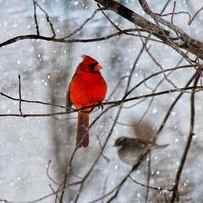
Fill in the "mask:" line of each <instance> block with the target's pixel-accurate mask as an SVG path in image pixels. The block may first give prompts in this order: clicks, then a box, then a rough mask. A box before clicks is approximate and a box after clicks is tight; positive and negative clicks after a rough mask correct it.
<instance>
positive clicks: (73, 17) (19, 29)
mask: <svg viewBox="0 0 203 203" xmlns="http://www.w3.org/2000/svg"><path fill="white" fill-rule="evenodd" d="M38 2H39V4H40V5H41V6H42V7H43V8H44V9H46V11H47V12H48V13H49V16H50V17H51V21H52V23H53V25H54V28H55V31H56V34H57V37H62V36H64V35H67V34H68V33H71V31H73V30H74V29H75V28H77V27H79V26H80V25H81V23H82V22H84V20H85V19H86V18H88V17H90V16H91V15H92V13H93V12H94V10H95V9H96V8H97V5H96V3H95V2H94V1H93V0H88V1H82V0H78V1H76V0H69V1H68V0H66V1H65V0H42V1H38ZM120 2H121V3H123V4H124V5H126V6H127V7H129V8H131V9H132V10H134V11H135V12H137V13H139V14H140V15H143V16H145V17H146V18H148V17H147V16H146V15H145V14H144V13H143V11H142V9H141V7H140V6H139V5H138V2H137V1H134V0H122V1H120ZM148 2H149V4H150V6H151V8H152V9H153V10H154V11H156V12H160V10H161V9H162V8H163V5H164V4H165V2H166V1H165V0H157V1H148ZM202 6H203V2H202V1H199V0H185V1H177V2H176V10H177V11H180V10H181V11H183V10H184V11H189V12H190V13H191V15H193V14H194V13H195V12H196V11H197V10H198V9H199V8H201V7H202ZM172 8H173V1H171V3H170V4H169V6H168V8H167V10H166V11H165V12H166V13H167V12H170V11H171V10H172ZM106 13H107V14H108V15H109V16H110V17H111V18H112V19H113V21H114V22H115V23H116V24H117V25H119V26H120V27H121V28H133V25H132V24H130V23H129V22H128V21H127V20H124V19H123V18H121V17H120V16H118V15H117V14H115V13H113V12H110V11H107V12H106ZM0 19H1V20H0V29H1V34H0V42H3V41H5V40H7V39H9V38H12V37H14V36H16V35H24V34H32V33H35V32H36V30H35V24H34V20H33V3H32V1H31V0H29V1H28V0H20V1H19V0H8V1H4V0H0ZM166 19H167V18H166ZM168 19H169V18H168ZM38 20H39V27H40V33H41V34H42V35H45V36H50V35H51V33H50V30H49V27H48V24H47V22H46V19H45V17H44V15H43V13H42V12H41V11H38ZM174 23H175V24H176V25H178V26H180V27H181V28H182V29H183V30H185V31H186V32H187V33H188V34H189V35H190V36H192V37H194V38H196V39H199V40H200V41H203V40H202V39H203V36H202V35H203V26H202V25H203V12H200V13H199V15H198V16H197V17H196V19H195V21H194V22H193V23H192V25H190V26H189V25H188V24H187V23H188V17H187V15H184V14H182V15H177V16H175V18H174ZM115 31H116V30H115V28H113V27H112V25H111V24H110V23H109V22H108V21H107V20H106V19H105V17H104V16H103V15H102V13H101V12H98V13H97V14H96V16H95V17H94V18H93V19H92V20H91V21H90V22H89V23H88V24H87V25H86V26H85V28H84V29H82V31H81V32H79V33H78V34H77V35H75V36H74V37H73V38H94V37H100V36H105V35H107V34H110V33H112V32H115ZM141 45H142V44H141V41H140V39H139V38H136V37H132V36H126V35H121V36H120V37H114V38H112V39H109V40H105V41H99V42H91V43H72V44H71V43H69V44H68V43H66V44H65V43H55V42H47V41H41V40H23V41H19V42H16V43H14V44H11V45H8V46H5V47H2V48H0V73H1V74H0V80H1V83H0V91H1V92H4V93H6V94H9V95H10V96H13V97H16V98H18V75H19V74H20V75H21V79H22V81H21V82H22V98H23V99H30V100H40V101H45V102H50V103H55V104H60V105H64V104H65V95H66V86H67V84H68V81H69V80H70V78H71V76H72V74H73V71H74V68H75V67H76V65H77V64H78V63H79V62H80V60H81V57H80V56H81V55H83V54H87V55H91V56H93V57H94V58H96V59H97V60H98V61H99V62H100V63H101V64H102V65H103V67H104V68H103V70H102V73H103V75H104V77H105V78H106V80H107V83H108V87H109V89H108V96H109V95H110V94H111V92H112V91H113V89H114V88H115V86H116V85H117V83H118V82H119V81H120V79H121V78H122V77H124V76H126V75H128V74H129V72H130V70H131V68H132V66H133V63H134V60H135V58H136V57H137V55H138V53H139V51H140V48H141ZM148 47H150V51H151V53H153V56H154V57H155V58H156V60H158V61H159V63H160V64H161V65H162V66H163V67H164V68H172V67H175V66H176V65H177V64H178V62H179V61H180V60H181V56H180V55H178V54H177V53H176V52H175V51H173V50H172V49H171V48H169V47H167V46H164V45H162V44H160V43H153V42H149V44H148ZM184 64H187V63H186V61H184V60H182V61H181V63H180V64H179V65H184ZM159 70H160V67H158V66H157V65H156V64H155V63H154V62H153V61H152V59H151V58H150V57H149V55H148V54H147V53H146V52H144V54H143V55H142V56H141V59H140V60H139V62H138V64H137V67H136V71H135V73H134V75H133V80H132V83H131V86H132V87H133V86H134V85H135V84H137V83H138V81H140V80H141V79H143V78H144V77H147V76H149V75H151V74H152V73H153V72H157V71H159ZM191 75H192V71H190V70H189V69H188V70H187V71H185V70H184V71H183V70H178V71H175V72H174V73H172V74H171V75H170V76H169V78H170V79H171V80H172V81H173V83H175V84H176V85H177V86H178V87H184V85H185V83H186V82H187V80H188V79H189V78H190V77H191ZM162 79H163V76H162V75H161V76H158V77H156V78H153V79H152V80H150V81H149V82H147V83H146V84H145V85H142V86H141V87H139V88H138V89H136V91H134V92H133V93H132V95H131V96H135V95H142V94H146V93H151V92H152V89H154V88H155V87H156V85H157V84H158V83H159V82H160V80H162ZM126 81H127V80H122V81H121V82H120V83H119V87H118V89H117V91H116V92H115V94H114V95H113V96H112V97H111V100H114V99H119V98H121V97H122V96H123V94H124V89H125V87H126ZM171 88H173V86H172V85H171V83H169V82H168V81H166V80H164V81H163V83H162V84H161V85H160V86H159V88H158V90H160V91H161V90H164V89H171ZM108 96H107V97H108ZM176 96H177V93H174V94H170V95H163V96H159V97H156V98H155V99H154V101H153V103H152V105H151V107H150V109H149V111H148V113H147V115H146V116H145V118H144V119H143V121H142V122H143V125H144V123H145V122H147V123H150V125H152V126H153V127H154V128H158V127H159V125H160V123H161V121H162V119H163V117H164V115H165V114H164V113H165V112H166V111H167V109H168V108H169V106H170V104H171V103H172V102H173V100H174V98H175V97H176ZM202 99H203V98H202V95H201V92H200V93H198V94H197V99H196V109H197V119H196V125H195V136H194V141H193V145H192V148H191V151H190V153H189V157H188V160H187V162H186V165H185V170H184V173H183V175H182V177H181V182H180V187H181V192H182V193H181V196H180V197H181V201H182V202H203V197H202V192H203V170H202V168H203V159H202V157H203V156H202V153H203V138H202V132H203V127H202V121H203V120H202V105H201V103H202V101H203V100H202ZM166 101H167V102H166ZM189 101H190V94H185V95H184V96H183V97H182V99H181V100H180V101H179V102H178V103H177V105H176V107H175V109H174V110H173V112H172V115H171V116H170V119H169V121H168V122H167V125H166V126H165V128H164V130H163V131H162V134H161V136H160V139H159V140H158V141H159V142H160V143H164V144H166V143H168V144H169V146H168V147H167V148H166V149H164V150H162V151H158V152H154V153H153V156H152V169H151V170H152V178H151V182H150V183H151V185H153V186H161V187H168V188H169V187H170V186H171V185H172V184H173V181H174V177H175V176H174V175H175V172H176V170H175V169H176V168H177V166H178V165H179V161H180V157H181V155H182V152H183V148H184V144H185V142H186V140H187V136H188V131H189V118H190V104H189ZM136 102H137V101H136ZM149 102H150V99H148V100H144V101H143V102H141V103H139V104H137V105H134V104H135V101H133V102H130V103H126V104H125V105H124V108H123V109H122V111H121V115H120V117H119V120H118V122H117V124H116V127H115V128H114V131H113V134H112V136H111V138H110V140H109V142H108V144H107V147H106V148H105V151H104V155H105V156H106V157H107V158H108V159H104V158H103V157H101V158H100V160H99V162H98V163H97V165H96V166H95V168H94V170H93V172H92V173H91V175H90V177H89V178H88V180H87V181H86V183H85V186H84V188H83V191H82V192H81V196H80V198H79V200H78V202H80V203H88V202H90V201H92V200H94V199H97V198H99V197H100V196H102V195H103V194H105V193H106V192H108V191H110V190H111V189H112V188H113V187H114V186H115V185H116V184H117V183H119V181H120V180H121V178H122V177H123V176H125V175H126V173H127V172H128V171H129V170H130V166H128V165H126V164H125V163H123V162H121V161H120V160H119V158H118V155H117V151H116V149H115V147H114V146H113V143H114V141H115V139H116V138H118V137H119V136H123V135H125V136H133V135H134V131H133V124H134V123H136V122H138V121H139V120H140V119H141V118H142V116H143V112H144V111H145V110H146V109H147V107H148V104H149ZM18 105H19V104H18V102H15V101H12V100H10V99H8V98H5V97H3V96H1V97H0V114H10V113H19V110H18ZM117 110H118V107H116V108H112V109H111V110H110V111H108V112H107V113H106V114H105V115H104V116H103V117H102V118H101V119H100V120H99V121H98V122H97V123H96V124H95V125H94V126H93V128H92V129H91V134H92V135H93V136H91V140H90V147H88V149H79V150H78V151H77V153H76V155H75V158H74V160H73V163H72V167H73V169H72V173H73V174H72V176H71V177H70V180H68V181H69V182H73V181H77V180H79V177H83V176H84V175H85V173H86V172H87V171H88V170H89V168H90V167H91V165H92V163H93V162H94V160H95V159H96V157H97V156H98V154H99V153H100V145H99V142H98V139H97V137H99V139H100V142H101V143H103V142H104V140H105V139H106V137H107V135H108V133H109V130H110V129H111V127H112V123H113V120H114V119H115V115H116V112H117ZM22 111H23V113H53V112H56V111H57V112H58V111H64V109H61V108H56V107H52V106H47V105H40V104H31V103H23V105H22ZM99 113H100V111H95V112H94V113H92V115H91V116H92V120H93V119H94V118H96V116H97V115H99ZM75 118H76V114H70V115H60V116H52V117H28V118H20V117H19V118H18V117H0V129H1V135H0V200H1V199H2V200H3V199H6V200H8V201H11V202H19V201H20V202H29V201H32V200H36V199H38V198H41V197H43V196H45V195H48V194H51V193H52V192H53V191H52V190H53V189H57V188H58V185H59V184H61V183H62V181H63V177H64V171H65V168H66V163H67V160H68V159H69V158H70V156H71V153H72V151H73V149H74V144H75V140H74V136H75V124H76V119H75ZM49 161H51V164H50V166H49V170H48V171H47V168H48V165H49V164H48V163H49ZM146 173H147V172H146V167H144V168H142V169H140V170H138V171H136V172H135V173H134V174H133V177H134V178H135V179H136V180H138V181H140V182H142V183H146ZM50 176H51V178H50ZM52 178H53V179H54V180H55V181H54V182H53V181H52V180H51V179H52ZM50 185H51V186H50ZM145 190H146V189H145V188H143V187H141V186H139V185H136V184H135V183H133V182H132V181H130V180H129V181H127V182H126V183H125V185H124V186H123V188H122V190H121V192H120V194H119V196H118V199H116V200H115V201H114V202H117V203H124V202H128V203H130V202H140V203H142V202H144V198H145ZM77 191H78V186H77V185H76V186H73V187H68V189H67V190H66V192H65V199H66V202H67V203H69V202H72V201H73V199H74V197H75V194H76V193H77ZM153 192H154V191H153ZM153 192H152V193H151V194H154V195H151V196H150V201H151V202H163V201H164V200H163V194H162V193H159V192H156V193H153ZM126 194H127V195H126ZM166 195H167V194H166ZM54 200H55V196H54V195H51V196H50V197H47V198H43V200H41V201H40V202H43V203H50V202H54ZM64 202H65V201H64ZM99 202H105V200H101V201H99Z"/></svg>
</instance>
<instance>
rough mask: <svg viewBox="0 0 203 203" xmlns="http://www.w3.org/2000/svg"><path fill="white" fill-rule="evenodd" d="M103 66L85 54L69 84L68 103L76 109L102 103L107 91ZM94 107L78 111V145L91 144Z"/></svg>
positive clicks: (85, 145)
mask: <svg viewBox="0 0 203 203" xmlns="http://www.w3.org/2000/svg"><path fill="white" fill-rule="evenodd" d="M101 68H102V66H101V65H100V64H99V63H98V62H97V61H96V60H95V59H93V58H92V57H90V56H87V55H84V56H83V61H82V62H81V63H80V64H79V65H78V67H77V69H76V71H75V74H74V75H73V78H72V80H71V82H70V84H69V88H68V94H67V104H68V105H71V104H73V105H74V106H75V107H76V109H80V108H83V107H86V106H90V105H94V104H99V103H101V102H102V101H103V100H104V98H105V95H106V92H107V84H106V82H105V80H104V78H103V77H102V75H101V73H100V69H101ZM92 110H93V108H88V109H84V110H81V111H79V112H78V125H77V138H76V144H77V146H78V147H87V146H88V144H89V132H88V128H89V113H90V112H91V111H92Z"/></svg>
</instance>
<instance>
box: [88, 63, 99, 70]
mask: <svg viewBox="0 0 203 203" xmlns="http://www.w3.org/2000/svg"><path fill="white" fill-rule="evenodd" d="M97 64H98V63H92V64H90V65H89V67H90V69H91V71H95V68H96V65H97Z"/></svg>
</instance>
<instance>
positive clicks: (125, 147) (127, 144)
mask: <svg viewBox="0 0 203 203" xmlns="http://www.w3.org/2000/svg"><path fill="white" fill-rule="evenodd" d="M114 146H115V147H117V148H118V155H119V158H120V159H121V160H122V161H124V162H125V163H127V164H129V165H131V166H133V165H135V164H136V163H137V162H138V161H139V159H140V157H141V156H142V155H144V154H145V153H146V152H147V151H148V150H149V149H150V150H154V149H161V148H165V147H167V146H168V144H165V145H158V144H156V143H153V142H151V141H149V140H144V139H141V138H130V137H125V136H122V137H119V138H118V139H116V141H115V143H114Z"/></svg>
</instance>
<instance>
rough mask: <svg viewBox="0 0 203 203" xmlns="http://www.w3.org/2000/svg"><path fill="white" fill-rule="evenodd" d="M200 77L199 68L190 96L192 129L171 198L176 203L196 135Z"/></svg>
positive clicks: (172, 202)
mask: <svg viewBox="0 0 203 203" xmlns="http://www.w3.org/2000/svg"><path fill="white" fill-rule="evenodd" d="M199 78H200V73H199V72H198V70H197V74H195V79H194V85H193V86H194V89H192V93H191V98H190V129H189V135H188V139H187V143H186V146H185V149H184V152H183V155H182V157H181V161H180V165H179V167H178V170H177V173H176V177H175V184H174V187H173V193H172V198H171V203H174V202H175V201H176V199H178V186H179V182H180V178H181V174H182V172H183V168H184V165H185V162H186V159H187V155H188V153H189V150H190V147H191V144H192V138H193V136H194V125H195V93H196V91H195V87H196V86H197V83H198V81H199Z"/></svg>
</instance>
